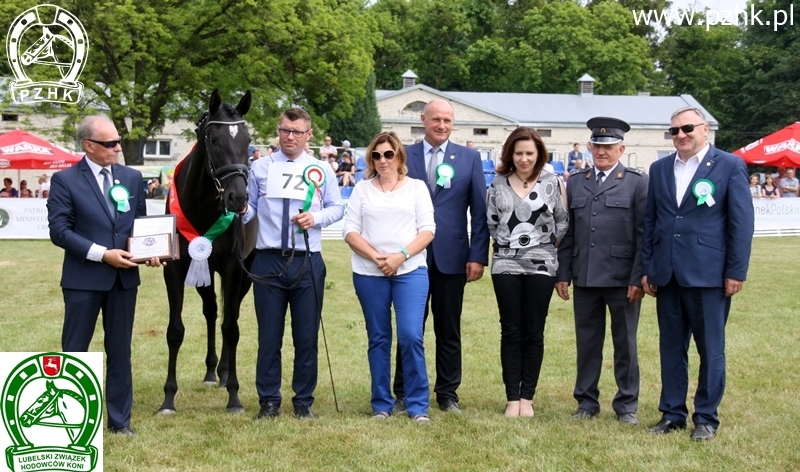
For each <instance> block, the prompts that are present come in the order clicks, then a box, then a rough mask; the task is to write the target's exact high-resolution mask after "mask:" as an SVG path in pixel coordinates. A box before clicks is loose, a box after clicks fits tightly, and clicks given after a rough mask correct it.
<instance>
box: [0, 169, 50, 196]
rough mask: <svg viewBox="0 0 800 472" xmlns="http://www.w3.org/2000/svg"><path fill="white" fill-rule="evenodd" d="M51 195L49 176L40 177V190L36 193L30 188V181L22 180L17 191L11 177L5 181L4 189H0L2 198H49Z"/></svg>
mask: <svg viewBox="0 0 800 472" xmlns="http://www.w3.org/2000/svg"><path fill="white" fill-rule="evenodd" d="M49 195H50V179H49V177H48V176H47V174H42V175H41V176H39V188H38V189H37V190H36V191H35V192H34V191H33V190H31V189H30V188H28V181H27V180H24V179H23V180H20V182H19V190H17V189H16V188H14V180H12V179H11V178H10V177H6V178H4V179H3V188H0V198H47V197H48V196H49Z"/></svg>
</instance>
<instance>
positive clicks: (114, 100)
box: [0, 0, 377, 164]
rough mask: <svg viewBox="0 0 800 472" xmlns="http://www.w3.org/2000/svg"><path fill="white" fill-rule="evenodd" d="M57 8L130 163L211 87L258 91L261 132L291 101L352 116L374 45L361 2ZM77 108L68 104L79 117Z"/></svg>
mask: <svg viewBox="0 0 800 472" xmlns="http://www.w3.org/2000/svg"><path fill="white" fill-rule="evenodd" d="M11 5H13V7H12V6H11ZM30 5H32V3H31V2H28V1H19V0H18V1H12V2H7V3H4V8H3V9H2V10H0V15H2V17H0V22H2V23H3V24H10V23H11V21H12V19H13V17H14V16H16V15H18V14H19V13H21V12H22V11H23V10H25V9H26V8H28V7H29V6H30ZM61 6H62V7H63V8H65V9H67V10H69V11H70V12H72V13H73V14H75V15H76V16H77V17H78V18H79V19H80V20H81V22H82V23H83V25H84V27H85V28H86V31H87V35H88V37H89V41H90V51H89V58H88V61H87V64H86V68H85V69H84V71H83V74H82V76H81V81H82V82H83V83H84V85H85V87H86V90H87V92H88V93H87V96H88V97H89V99H90V103H88V104H86V105H88V106H91V105H95V106H97V107H99V108H102V109H105V110H107V113H108V114H109V116H110V118H111V119H112V120H113V121H114V124H115V125H116V126H117V129H118V131H119V132H120V135H121V137H122V138H123V142H122V147H123V152H124V154H125V156H126V161H127V162H128V163H129V164H131V163H141V156H140V153H139V140H140V138H146V137H149V136H153V135H154V134H155V133H157V132H158V130H159V129H160V128H161V127H162V126H163V125H164V122H165V120H166V119H176V118H180V117H185V116H189V117H192V118H194V117H199V116H200V112H201V110H203V109H205V107H206V103H207V99H208V95H209V94H210V91H211V90H213V89H214V88H219V89H220V91H221V92H222V95H223V97H231V99H229V101H233V99H234V98H236V97H235V96H236V95H240V94H241V93H243V92H244V91H245V90H246V89H251V90H252V91H253V94H254V106H253V107H252V109H251V113H250V114H248V116H247V119H248V122H249V123H251V124H252V125H253V127H254V128H255V131H256V134H257V135H258V134H264V135H266V134H272V133H274V125H275V123H276V122H277V117H278V115H279V110H280V108H281V107H285V106H286V105H287V104H296V105H299V106H304V107H306V108H308V110H309V111H310V112H311V114H312V116H314V117H315V118H317V117H319V121H321V122H322V123H321V124H324V122H325V117H326V116H327V115H328V114H330V115H331V116H337V115H338V114H346V113H349V112H351V110H352V104H353V102H354V101H355V100H356V99H357V98H359V97H362V96H363V94H364V82H365V81H366V78H367V76H368V75H369V73H370V72H371V70H372V66H371V57H372V55H373V43H374V42H375V41H377V36H376V34H375V33H374V32H375V31H376V28H375V25H374V24H373V23H372V22H371V21H370V19H369V18H364V16H365V15H362V13H363V5H362V3H361V1H360V0H249V1H243V0H221V1H209V0H202V1H197V2H188V1H178V2H162V1H158V0H119V1H113V2H112V1H105V2H94V1H88V0H73V1H68V2H63V4H62V5H61ZM262 19H268V20H269V21H268V22H266V23H265V22H263V21H262ZM3 59H5V58H3ZM63 108H65V109H67V108H69V107H63ZM81 111H82V110H81V109H80V108H75V107H72V108H70V109H69V110H68V112H69V113H71V114H72V115H73V116H74V117H77V116H79V115H80V114H81Z"/></svg>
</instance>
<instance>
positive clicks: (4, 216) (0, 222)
mask: <svg viewBox="0 0 800 472" xmlns="http://www.w3.org/2000/svg"><path fill="white" fill-rule="evenodd" d="M9 221H11V215H9V214H8V212H7V211H5V210H4V209H2V208H0V229H2V228H5V227H6V226H7V225H8V222H9Z"/></svg>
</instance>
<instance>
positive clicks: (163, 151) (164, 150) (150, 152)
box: [144, 140, 172, 158]
mask: <svg viewBox="0 0 800 472" xmlns="http://www.w3.org/2000/svg"><path fill="white" fill-rule="evenodd" d="M144 157H156V158H170V157H172V142H171V141H161V140H159V141H147V142H145V143H144Z"/></svg>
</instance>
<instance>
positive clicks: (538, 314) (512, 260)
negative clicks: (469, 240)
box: [486, 127, 569, 417]
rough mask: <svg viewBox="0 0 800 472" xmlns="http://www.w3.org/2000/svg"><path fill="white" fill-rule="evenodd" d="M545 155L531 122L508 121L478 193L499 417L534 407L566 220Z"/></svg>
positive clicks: (527, 413) (559, 190)
mask: <svg viewBox="0 0 800 472" xmlns="http://www.w3.org/2000/svg"><path fill="white" fill-rule="evenodd" d="M547 155H548V154H547V149H546V147H545V145H544V141H542V138H541V137H540V136H539V134H538V133H537V132H536V130H534V129H533V128H528V127H520V128H516V129H515V130H514V131H512V132H511V134H510V135H509V136H508V138H507V139H506V142H505V144H504V145H503V151H502V153H501V155H500V164H499V165H498V167H497V175H496V176H495V178H494V180H493V181H492V184H491V185H490V186H489V189H488V191H487V194H486V213H487V214H486V220H487V222H488V224H489V234H490V235H491V236H492V239H494V247H493V251H492V253H493V255H492V284H493V285H494V293H495V297H496V298H497V308H498V311H499V312H500V363H501V365H502V369H503V383H504V384H505V390H506V401H507V404H506V411H505V416H507V417H517V416H527V417H531V416H533V415H534V411H533V395H534V394H535V393H536V385H537V384H538V382H539V371H540V369H541V367H542V358H543V356H544V325H545V319H546V318H547V311H548V309H549V307H550V299H551V297H552V295H553V288H555V286H556V272H557V270H558V258H557V255H556V246H557V245H558V243H559V242H560V240H561V238H563V237H564V235H565V234H566V232H567V227H568V225H569V221H568V218H569V216H568V213H567V210H566V208H565V205H564V200H563V196H562V195H563V190H562V185H561V183H560V179H559V178H558V177H557V176H556V175H555V174H553V173H551V172H548V171H546V170H544V165H545V162H546V160H547Z"/></svg>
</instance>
